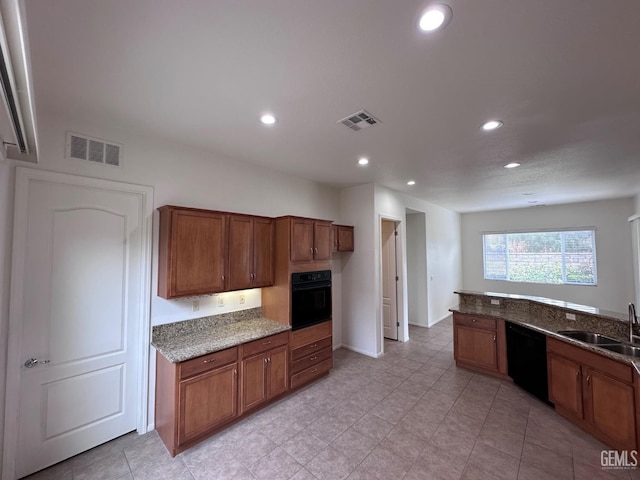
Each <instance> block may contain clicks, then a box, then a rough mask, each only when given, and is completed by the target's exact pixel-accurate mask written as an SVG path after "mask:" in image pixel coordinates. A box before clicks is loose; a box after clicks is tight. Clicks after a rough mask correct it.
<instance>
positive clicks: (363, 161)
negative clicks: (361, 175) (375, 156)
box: [358, 157, 369, 166]
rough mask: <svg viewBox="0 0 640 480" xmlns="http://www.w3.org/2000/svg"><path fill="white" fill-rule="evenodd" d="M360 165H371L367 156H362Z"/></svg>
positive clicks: (359, 161)
mask: <svg viewBox="0 0 640 480" xmlns="http://www.w3.org/2000/svg"><path fill="white" fill-rule="evenodd" d="M358 165H363V166H364V165H369V159H368V158H367V157H360V159H359V160H358Z"/></svg>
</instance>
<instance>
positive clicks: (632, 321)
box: [629, 303, 640, 343]
mask: <svg viewBox="0 0 640 480" xmlns="http://www.w3.org/2000/svg"><path fill="white" fill-rule="evenodd" d="M634 325H638V317H637V315H636V306H635V305H634V304H633V303H630V304H629V343H633V340H634V339H640V337H638V336H637V335H634V334H633V326H634Z"/></svg>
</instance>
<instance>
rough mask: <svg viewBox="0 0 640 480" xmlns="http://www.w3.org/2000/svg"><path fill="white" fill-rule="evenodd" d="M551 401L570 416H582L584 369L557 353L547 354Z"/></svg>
mask: <svg viewBox="0 0 640 480" xmlns="http://www.w3.org/2000/svg"><path fill="white" fill-rule="evenodd" d="M547 377H548V382H549V401H551V402H552V403H553V404H554V405H555V406H556V409H559V410H560V409H561V410H563V411H564V413H565V414H566V415H568V416H571V417H574V418H582V369H581V368H580V364H579V363H576V362H573V361H571V360H569V359H567V358H564V357H561V356H560V355H557V354H555V353H548V354H547Z"/></svg>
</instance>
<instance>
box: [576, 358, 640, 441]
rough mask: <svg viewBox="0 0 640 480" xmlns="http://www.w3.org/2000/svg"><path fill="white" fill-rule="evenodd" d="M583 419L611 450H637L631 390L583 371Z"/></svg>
mask: <svg viewBox="0 0 640 480" xmlns="http://www.w3.org/2000/svg"><path fill="white" fill-rule="evenodd" d="M584 374H585V379H584V384H583V387H584V393H585V396H584V400H585V402H584V403H585V406H584V407H585V408H584V416H585V419H586V420H587V421H588V422H589V423H591V425H593V426H594V427H595V428H596V429H597V430H598V431H599V432H600V433H601V434H602V435H604V436H605V437H606V438H607V439H609V441H608V442H607V443H609V444H610V445H611V446H613V447H615V448H617V449H620V450H635V449H636V438H635V437H636V430H635V425H636V416H635V409H634V393H633V387H632V386H631V385H627V384H625V383H623V382H620V381H619V380H616V379H614V378H611V377H609V376H608V375H605V374H603V373H600V372H598V371H597V370H593V369H591V368H588V367H585V369H584Z"/></svg>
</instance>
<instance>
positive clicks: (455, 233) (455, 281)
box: [340, 184, 462, 356]
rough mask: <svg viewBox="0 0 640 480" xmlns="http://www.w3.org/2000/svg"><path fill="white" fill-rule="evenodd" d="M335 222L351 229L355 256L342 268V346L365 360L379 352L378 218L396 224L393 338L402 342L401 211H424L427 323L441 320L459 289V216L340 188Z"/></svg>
mask: <svg viewBox="0 0 640 480" xmlns="http://www.w3.org/2000/svg"><path fill="white" fill-rule="evenodd" d="M340 200H341V201H340V205H341V207H340V208H341V221H342V222H344V223H348V224H351V225H355V227H356V229H355V239H356V240H355V241H356V243H355V252H354V253H353V254H351V256H350V257H349V258H348V259H347V260H345V259H344V258H343V265H342V287H343V288H342V290H343V292H342V322H343V330H342V331H343V345H344V346H345V347H347V348H350V349H353V350H355V351H358V352H361V353H364V354H366V355H370V356H377V355H379V354H381V353H382V351H383V338H382V313H381V302H382V300H381V297H380V274H381V258H380V219H381V218H382V217H385V218H391V219H397V220H399V221H400V229H399V232H400V239H401V245H399V250H400V257H401V259H402V269H401V272H400V275H399V276H400V285H401V287H402V289H403V295H402V298H399V307H400V308H399V314H400V315H399V316H400V318H399V322H400V329H399V332H398V335H399V339H400V340H401V341H406V340H407V339H408V332H409V330H408V308H407V305H408V301H407V289H406V288H405V287H404V286H405V285H407V257H406V241H405V238H406V218H405V216H406V209H407V208H410V209H412V210H416V211H420V212H424V213H425V215H426V217H425V218H426V222H425V223H426V230H427V277H428V280H427V299H428V305H427V318H428V322H429V324H430V325H433V324H434V323H436V322H437V321H440V320H442V319H443V318H446V317H447V316H448V315H449V311H448V309H449V308H450V307H452V306H454V305H455V304H456V303H457V297H456V295H454V293H453V291H454V290H457V289H459V288H461V285H462V271H461V268H462V265H461V255H460V251H461V250H460V215H459V214H457V213H455V212H453V211H451V210H447V209H445V208H441V207H438V206H436V205H433V204H431V203H428V202H425V201H423V200H418V199H416V198H412V197H409V196H407V195H403V194H401V193H398V192H395V191H393V190H389V189H387V188H384V187H380V186H374V185H372V184H368V185H360V186H357V187H351V188H346V189H343V190H342V192H341V195H340Z"/></svg>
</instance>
